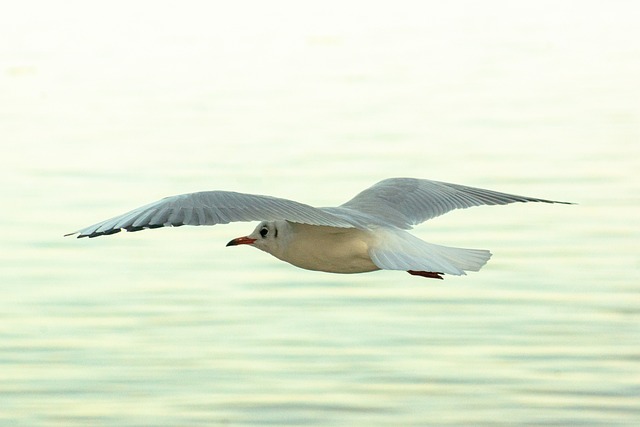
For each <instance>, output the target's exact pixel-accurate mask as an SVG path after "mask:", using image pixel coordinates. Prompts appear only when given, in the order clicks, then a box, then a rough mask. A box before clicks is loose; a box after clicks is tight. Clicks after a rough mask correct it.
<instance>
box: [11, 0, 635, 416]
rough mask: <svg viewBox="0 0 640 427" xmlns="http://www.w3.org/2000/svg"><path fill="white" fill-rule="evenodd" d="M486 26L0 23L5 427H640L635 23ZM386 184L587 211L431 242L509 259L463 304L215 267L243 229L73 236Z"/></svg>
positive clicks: (180, 19)
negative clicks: (214, 196)
mask: <svg viewBox="0 0 640 427" xmlns="http://www.w3.org/2000/svg"><path fill="white" fill-rule="evenodd" d="M473 4H474V3H465V5H466V7H467V8H466V9H465V10H464V11H462V10H458V9H457V8H455V7H454V6H438V7H436V6H433V5H432V6H422V9H421V10H419V11H415V10H408V9H407V10H404V9H402V10H400V9H397V8H395V7H393V8H390V9H388V10H387V9H383V8H373V9H371V10H370V19H369V20H362V19H359V17H360V16H361V15H360V11H359V9H357V8H355V9H349V8H347V9H346V10H343V13H342V14H340V16H334V15H333V14H332V13H331V12H330V11H331V10H332V9H331V7H328V8H327V9H326V10H325V9H322V10H320V9H318V10H315V11H313V14H312V15H313V17H311V15H309V13H308V12H307V11H305V10H303V9H301V8H300V7H299V6H296V4H295V3H291V4H288V5H287V7H286V8H283V9H282V10H280V11H281V12H282V13H283V16H279V14H278V13H276V12H274V10H271V9H267V8H265V9H264V10H262V9H259V8H258V10H254V11H253V13H252V14H249V15H248V16H247V17H246V20H240V21H241V22H239V21H238V20H237V19H235V18H236V17H237V14H240V13H243V11H241V10H233V9H232V6H229V9H220V10H218V9H216V10H212V9H210V10H205V9H204V8H205V6H204V5H199V6H198V7H199V8H200V9H198V10H199V12H201V13H195V14H194V13H193V11H192V10H187V8H183V7H182V6H181V7H180V8H175V9H173V10H169V9H163V8H160V9H155V8H149V9H147V8H141V9H136V7H133V9H131V10H129V9H128V10H129V13H128V14H126V15H124V17H123V18H121V17H120V15H119V14H118V13H117V12H116V11H117V10H119V9H117V8H115V9H114V11H104V13H106V15H101V16H102V18H101V19H100V20H97V21H87V19H86V16H87V15H86V14H89V15H90V16H93V14H92V13H91V12H92V11H91V10H89V9H88V8H87V6H84V5H83V4H82V3H79V4H76V5H75V6H74V8H73V10H71V8H68V7H67V9H64V8H62V9H59V8H58V6H56V8H55V9H51V10H48V9H46V6H42V7H41V8H37V9H35V10H29V11H28V12H29V13H27V10H26V9H25V10H18V9H16V11H18V12H20V13H19V14H18V15H19V16H21V19H15V17H14V18H13V19H9V18H7V16H4V17H3V18H0V19H3V22H2V23H3V24H5V25H4V26H3V28H7V29H8V30H7V31H10V32H11V36H12V37H9V38H7V37H5V38H2V41H0V43H2V47H3V50H2V53H1V54H0V55H2V56H0V59H1V60H2V61H1V62H0V64H2V67H3V68H2V69H0V81H1V82H2V85H1V86H0V90H1V91H2V95H3V99H4V100H5V101H4V102H3V103H2V104H0V130H2V135H3V137H2V140H3V143H4V144H5V145H6V148H5V150H4V156H3V157H2V158H1V159H0V163H1V164H0V179H1V182H2V185H1V186H0V191H1V192H2V194H1V195H2V200H3V209H2V213H1V215H2V223H3V227H2V230H1V231H0V233H2V238H1V239H0V248H1V250H2V257H1V259H0V280H1V283H2V298H1V299H0V313H2V322H0V340H1V342H2V345H1V346H0V372H1V375H0V424H2V425H11V426H41V425H42V426H44V425H64V426H74V425H114V426H115V425H117V426H137V425H159V426H173V425H203V426H204V425H206V426H209V425H229V426H238V425H265V424H268V425H322V426H324V425H349V426H354V425H363V426H365V425H367V426H368V425H394V426H395V425H403V426H408V425H415V426H419V425H429V424H433V425H444V424H458V425H512V424H555V425H566V424H576V425H636V424H638V421H639V420H640V404H639V402H640V363H639V362H640V328H639V327H638V325H639V321H640V318H639V317H640V285H639V283H640V258H639V254H638V241H639V238H640V231H639V226H638V220H637V219H638V214H639V213H640V209H639V206H640V203H639V197H638V194H640V193H639V190H640V184H639V183H638V180H637V179H635V177H636V176H637V171H638V170H640V168H639V166H640V164H639V163H640V162H639V160H638V159H639V158H640V144H638V141H639V138H640V119H639V117H640V106H639V104H638V102H637V100H638V99H640V87H639V85H638V82H637V76H638V75H640V62H639V61H638V58H639V57H640V45H639V42H638V41H639V40H640V34H638V29H637V25H636V23H635V21H634V20H633V19H632V16H633V13H631V9H632V7H633V6H632V4H631V3H629V4H627V5H626V6H623V5H622V3H621V4H617V5H616V6H610V7H609V6H608V7H609V8H608V9H607V10H606V11H604V10H601V9H600V8H599V7H596V6H595V5H589V4H587V5H585V4H584V2H581V3H580V6H581V9H580V10H581V13H580V14H574V13H571V12H572V9H571V8H569V7H568V6H566V4H571V2H566V4H565V3H563V4H565V6H561V7H560V6H558V5H557V4H556V3H548V4H546V3H544V2H542V3H541V5H539V6H535V7H534V6H532V5H530V9H529V10H527V11H526V13H525V12H523V11H521V10H519V9H517V8H513V7H505V4H503V3H491V5H492V6H490V7H487V6H483V7H482V8H480V7H479V6H473ZM147 6H148V5H147ZM20 7H22V8H25V6H16V8H20ZM154 7H155V6H154ZM335 7H338V5H335ZM549 7H553V8H554V11H556V13H554V14H549V13H547V11H548V8H549ZM558 7H560V10H558V9H557V8H558ZM616 7H617V8H619V9H615V8H616ZM285 9H286V10H285ZM275 10H276V11H277V10H279V9H278V8H277V7H276V9H275ZM143 12H144V13H143ZM214 12H215V13H214ZM391 12H395V13H397V14H391ZM136 16H139V17H142V16H144V17H145V19H144V20H142V19H140V20H138V19H134V17H136ZM243 16H244V15H243ZM55 17H58V18H59V19H58V20H56V19H53V18H55ZM73 17H76V18H78V19H72V18H73ZM264 17H268V19H266V18H265V19H263V18H264ZM121 19H122V20H121ZM60 20H62V22H66V23H67V24H68V25H67V26H65V27H64V31H63V30H62V29H61V28H59V27H58V26H57V25H56V24H55V23H56V22H60ZM4 21H6V22H4ZM274 22H276V23H278V25H274ZM116 24H117V25H116ZM174 24H175V25H174ZM114 26H117V28H119V31H117V32H115V33H114V31H113V28H114ZM595 58H597V60H596V59H595ZM390 176H415V177H423V178H432V179H440V180H448V181H452V182H458V183H463V184H469V185H476V186H483V187H487V188H493V189H497V190H503V191H508V192H514V193H520V194H524V195H529V196H537V197H545V198H552V199H559V200H568V201H574V202H579V205H577V206H547V205H533V204H529V205H517V206H516V205H514V206H507V207H483V208H474V209H473V210H468V211H463V212H454V213H451V214H449V215H447V216H445V217H442V218H439V219H437V220H434V221H433V222H432V223H428V224H425V225H423V226H421V227H419V228H417V229H416V231H415V232H416V234H417V235H419V236H420V237H422V238H425V239H426V240H429V241H432V242H434V243H442V244H448V245H454V246H462V247H470V248H473V247H476V248H487V249H491V250H492V252H493V253H494V257H493V258H492V259H491V260H490V262H489V264H488V265H487V266H486V267H485V268H484V269H483V270H482V271H481V272H480V273H476V274H470V275H469V276H467V277H462V278H456V277H447V278H446V280H445V281H444V282H440V281H435V280H426V279H422V278H417V277H411V276H409V275H408V274H405V273H396V272H376V273H370V274H363V275H330V274H323V273H316V272H308V271H304V270H299V269H296V268H294V267H292V266H289V265H287V264H284V263H281V262H279V261H277V260H275V259H272V258H270V257H268V256H267V255H266V254H263V253H260V252H258V251H255V250H251V249H250V248H225V247H224V244H225V243H226V242H227V241H228V240H229V239H230V238H233V237H237V236H239V235H243V234H246V233H247V232H248V231H250V230H251V229H252V228H253V224H231V225H228V226H219V227H209V228H189V227H182V228H180V229H163V230H153V231H148V232H141V233H131V234H120V235H116V236H111V237H108V238H100V239H91V240H89V239H83V240H75V239H69V238H67V239H63V238H62V237H61V236H62V234H64V233H66V232H70V231H73V230H74V229H77V228H79V227H82V226H85V225H88V224H90V223H93V222H95V221H99V220H102V219H105V218H107V217H109V216H112V215H115V214H119V213H122V212H124V211H126V210H128V209H131V208H133V207H137V206H139V205H141V204H144V203H147V202H150V201H153V200H156V199H157V198H159V197H163V196H166V195H170V194H176V193H180V192H187V191H197V190H204V189H229V190H237V191H247V192H253V193H262V194H273V195H277V196H281V197H288V198H292V199H296V200H300V201H303V202H307V203H310V204H314V205H319V206H323V205H333V204H338V203H341V202H343V201H346V200H347V199H349V198H350V197H351V196H353V195H354V194H355V193H357V192H358V191H360V190H361V189H363V188H365V187H366V186H368V185H371V184H373V183H374V182H376V181H378V180H380V179H382V178H386V177H390Z"/></svg>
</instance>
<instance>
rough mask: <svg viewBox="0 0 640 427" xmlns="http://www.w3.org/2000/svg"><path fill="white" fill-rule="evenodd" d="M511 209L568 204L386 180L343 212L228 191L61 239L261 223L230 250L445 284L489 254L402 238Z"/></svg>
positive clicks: (171, 200)
mask: <svg viewBox="0 0 640 427" xmlns="http://www.w3.org/2000/svg"><path fill="white" fill-rule="evenodd" d="M515 202H544V203H563V204H571V203H567V202H558V201H553V200H545V199H536V198H532V197H525V196H517V195H513V194H506V193H499V192H496V191H491V190H484V189H480V188H474V187H467V186H463V185H457V184H449V183H445V182H439V181H430V180H426V179H415V178H389V179H385V180H383V181H380V182H378V183H377V184H375V185H374V186H372V187H370V188H368V189H366V190H364V191H362V192H360V193H359V194H358V195H356V196H355V197H354V198H353V199H351V200H349V201H348V202H346V203H344V204H342V205H340V206H337V207H325V208H315V207H312V206H309V205H305V204H303V203H299V202H295V201H292V200H287V199H281V198H277V197H271V196H261V195H254V194H245V193H236V192H232V191H203V192H197V193H189V194H180V195H177V196H172V197H166V198H164V199H162V200H159V201H157V202H154V203H151V204H148V205H145V206H142V207H140V208H138V209H134V210H132V211H130V212H127V213H125V214H122V215H119V216H116V217H114V218H111V219H108V220H106V221H102V222H99V223H97V224H94V225H92V226H89V227H86V228H83V229H81V230H78V231H76V232H74V233H70V234H67V235H66V236H71V235H74V234H77V235H78V238H80V237H97V236H104V235H108V234H114V233H118V232H120V231H121V230H127V231H139V230H142V229H147V228H157V227H178V226H181V225H215V224H228V223H230V222H234V221H262V222H260V224H258V226H257V227H256V228H255V230H254V231H253V232H252V233H251V234H249V235H248V236H244V237H238V238H236V239H233V240H231V241H230V242H229V243H227V246H237V245H250V246H253V247H255V248H258V249H260V250H262V251H265V252H267V253H269V254H271V255H273V256H275V257H276V258H278V259H281V260H282V261H286V262H288V263H290V264H293V265H295V266H297V267H300V268H304V269H307V270H316V271H326V272H331V273H364V272H369V271H375V270H402V271H407V272H408V273H410V274H413V275H417V276H422V277H430V278H434V279H442V275H443V274H452V275H456V276H459V275H463V274H466V273H465V271H478V270H480V268H481V267H482V266H483V265H484V264H485V263H486V262H487V261H488V260H489V258H490V257H491V252H489V251H488V250H484V249H463V248H453V247H447V246H440V245H435V244H432V243H427V242H425V241H423V240H421V239H419V238H417V237H415V236H413V235H411V234H410V233H408V232H407V231H405V230H407V229H411V228H412V226H414V225H416V224H420V223H421V222H424V221H426V220H428V219H431V218H435V217H437V216H440V215H442V214H444V213H446V212H449V211H451V210H454V209H463V208H468V207H471V206H479V205H505V204H508V203H515Z"/></svg>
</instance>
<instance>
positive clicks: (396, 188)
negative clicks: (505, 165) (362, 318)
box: [338, 178, 570, 229]
mask: <svg viewBox="0 0 640 427" xmlns="http://www.w3.org/2000/svg"><path fill="white" fill-rule="evenodd" d="M516 202H542V203H564V204H570V203H567V202H557V201H553V200H545V199H537V198H533V197H525V196H518V195H515V194H506V193H500V192H497V191H492V190H484V189H482V188H474V187H467V186H464V185H458V184H449V183H446V182H439V181H430V180H426V179H415V178H389V179H385V180H383V181H380V182H379V183H377V184H375V185H374V186H372V187H370V188H368V189H366V190H364V191H362V192H361V193H359V194H358V195H356V196H355V197H354V198H353V199H351V200H349V201H348V202H346V203H344V204H343V205H341V206H340V207H339V208H338V209H348V210H352V211H353V210H355V211H358V212H361V213H363V214H365V215H367V216H369V217H374V218H376V219H377V222H378V224H379V225H382V224H384V225H387V226H395V227H399V228H404V229H408V228H411V227H412V226H414V225H416V224H420V223H421V222H424V221H426V220H428V219H431V218H435V217H437V216H440V215H442V214H445V213H447V212H449V211H452V210H454V209H464V208H469V207H472V206H480V205H505V204H508V203H516Z"/></svg>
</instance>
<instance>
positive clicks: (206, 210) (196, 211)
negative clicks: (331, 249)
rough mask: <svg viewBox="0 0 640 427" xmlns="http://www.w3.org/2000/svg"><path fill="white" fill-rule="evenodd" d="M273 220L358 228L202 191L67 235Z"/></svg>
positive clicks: (314, 213)
mask: <svg viewBox="0 0 640 427" xmlns="http://www.w3.org/2000/svg"><path fill="white" fill-rule="evenodd" d="M274 220H287V221H291V222H299V223H304V224H311V225H326V226H331V227H343V228H354V227H358V226H359V223H358V222H357V221H356V220H355V219H354V220H350V219H349V217H348V216H345V215H336V214H333V213H330V212H328V211H327V210H323V209H320V208H314V207H312V206H309V205H305V204H303V203H298V202H294V201H292V200H287V199H281V198H277V197H270V196H260V195H254V194H244V193H236V192H231V191H203V192H198V193H189V194H181V195H178V196H172V197H166V198H164V199H162V200H158V201H157V202H154V203H150V204H148V205H145V206H142V207H139V208H137V209H134V210H132V211H130V212H127V213H124V214H122V215H118V216H116V217H113V218H111V219H108V220H106V221H102V222H99V223H97V224H94V225H92V226H89V227H86V228H83V229H81V230H79V231H76V232H75V233H71V234H68V235H73V234H77V235H78V237H79V238H80V237H97V236H104V235H108V234H114V233H118V232H120V231H121V230H127V231H138V230H143V229H147V228H157V227H170V226H173V227H178V226H181V225H215V224H228V223H230V222H236V221H274Z"/></svg>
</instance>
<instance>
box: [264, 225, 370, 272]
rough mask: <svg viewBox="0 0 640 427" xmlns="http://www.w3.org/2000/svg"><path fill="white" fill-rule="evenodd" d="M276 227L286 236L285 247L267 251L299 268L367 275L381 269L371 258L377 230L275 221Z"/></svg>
mask: <svg viewBox="0 0 640 427" xmlns="http://www.w3.org/2000/svg"><path fill="white" fill-rule="evenodd" d="M275 226H276V227H278V228H277V229H278V230H279V231H278V234H279V235H283V236H285V237H284V238H283V240H282V244H278V245H277V246H276V247H275V249H272V250H271V251H267V252H270V253H271V255H273V256H275V257H276V258H278V259H281V260H282V261H286V262H288V263H290V264H293V265H295V266H296V267H300V268H304V269H306V270H315V271H326V272H329V273H365V272H368V271H375V270H379V269H380V267H378V266H377V265H375V264H374V263H373V261H371V257H370V256H369V249H370V248H371V247H373V245H374V244H375V240H376V239H375V233H374V232H373V231H369V230H359V229H357V228H339V227H328V226H324V225H309V224H298V223H294V222H288V221H275ZM256 247H258V248H259V249H261V247H260V246H258V245H256Z"/></svg>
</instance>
